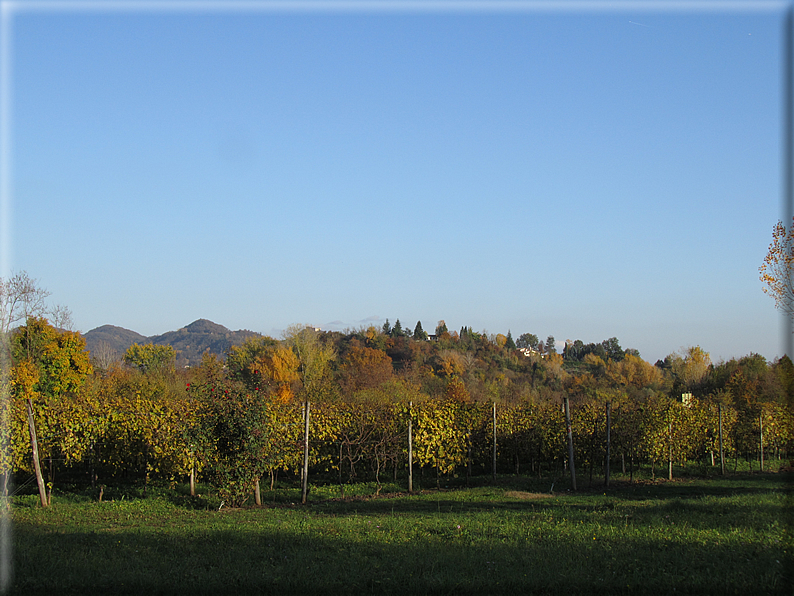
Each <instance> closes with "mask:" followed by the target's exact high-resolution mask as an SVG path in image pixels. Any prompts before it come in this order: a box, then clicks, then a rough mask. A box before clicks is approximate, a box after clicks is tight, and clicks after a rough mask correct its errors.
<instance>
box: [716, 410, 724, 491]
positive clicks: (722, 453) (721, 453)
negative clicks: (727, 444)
mask: <svg viewBox="0 0 794 596" xmlns="http://www.w3.org/2000/svg"><path fill="white" fill-rule="evenodd" d="M717 407H718V409H719V412H720V470H721V472H722V475H723V476H725V452H724V451H723V450H722V404H718V406H717Z"/></svg>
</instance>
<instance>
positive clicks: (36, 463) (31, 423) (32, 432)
mask: <svg viewBox="0 0 794 596" xmlns="http://www.w3.org/2000/svg"><path fill="white" fill-rule="evenodd" d="M27 406H28V430H29V431H30V446H31V448H32V449H33V470H34V471H35V472H36V484H38V485H39V497H40V498H41V506H42V507H46V506H47V491H46V489H45V487H44V477H43V476H42V475H41V466H40V465H39V444H38V441H36V423H35V422H34V421H33V402H32V401H31V400H30V399H28V400H27Z"/></svg>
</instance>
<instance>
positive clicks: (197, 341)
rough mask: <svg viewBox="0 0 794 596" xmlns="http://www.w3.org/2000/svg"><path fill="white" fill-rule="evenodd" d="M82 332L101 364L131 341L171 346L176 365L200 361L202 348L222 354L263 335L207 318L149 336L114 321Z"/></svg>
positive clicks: (117, 356)
mask: <svg viewBox="0 0 794 596" xmlns="http://www.w3.org/2000/svg"><path fill="white" fill-rule="evenodd" d="M82 335H83V337H84V338H85V340H86V348H87V349H88V351H89V353H90V354H91V357H92V358H93V359H94V360H95V361H97V363H98V364H100V365H101V366H102V365H104V366H107V365H108V364H110V363H111V362H113V361H117V360H121V358H122V356H123V355H124V352H126V351H127V348H129V347H130V346H131V345H132V344H135V343H137V344H146V343H152V344H155V345H161V346H171V347H172V348H174V350H176V352H177V355H176V365H177V366H179V367H182V366H195V365H197V364H199V363H200V362H201V357H202V356H203V354H204V353H205V352H210V353H212V354H217V355H218V356H223V355H225V354H226V353H227V352H228V351H229V349H230V348H231V347H232V346H236V345H240V344H241V343H243V342H244V341H245V340H246V339H248V338H249V337H262V334H261V333H257V332H255V331H249V330H247V329H238V330H237V331H231V330H230V329H228V328H227V327H224V326H223V325H219V324H217V323H214V322H212V321H210V320H209V319H197V320H195V321H193V322H192V323H190V324H189V325H186V326H184V327H180V328H179V329H177V330H176V331H166V332H165V333H162V334H160V335H151V336H148V337H147V336H145V335H141V334H140V333H137V332H136V331H132V330H131V329H125V328H124V327H118V326H116V325H101V326H100V327H96V328H95V329H91V330H90V331H87V332H86V333H83V334H82Z"/></svg>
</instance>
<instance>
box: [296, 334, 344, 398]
mask: <svg viewBox="0 0 794 596" xmlns="http://www.w3.org/2000/svg"><path fill="white" fill-rule="evenodd" d="M284 340H285V342H286V344H287V345H288V346H289V347H290V348H291V349H292V350H293V351H294V352H295V355H296V356H297V357H298V362H299V363H300V364H299V368H298V374H299V375H300V380H301V383H302V385H303V394H304V396H305V398H306V399H307V400H312V401H313V400H316V399H318V398H322V397H323V396H326V395H328V393H329V392H330V387H329V384H328V381H329V374H330V370H331V369H330V364H331V361H332V360H333V359H334V358H335V357H336V351H335V350H334V347H333V346H331V345H328V344H325V343H323V342H322V340H321V338H320V333H319V332H318V331H316V330H315V329H314V328H313V327H309V326H307V325H291V326H290V327H288V328H287V330H286V331H285V332H284Z"/></svg>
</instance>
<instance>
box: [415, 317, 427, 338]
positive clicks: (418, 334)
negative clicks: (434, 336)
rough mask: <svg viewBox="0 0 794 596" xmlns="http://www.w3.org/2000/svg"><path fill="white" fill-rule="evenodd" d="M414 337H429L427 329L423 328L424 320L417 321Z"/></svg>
mask: <svg viewBox="0 0 794 596" xmlns="http://www.w3.org/2000/svg"><path fill="white" fill-rule="evenodd" d="M414 339H419V340H425V339H427V333H425V330H424V329H422V321H417V322H416V327H414Z"/></svg>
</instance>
